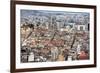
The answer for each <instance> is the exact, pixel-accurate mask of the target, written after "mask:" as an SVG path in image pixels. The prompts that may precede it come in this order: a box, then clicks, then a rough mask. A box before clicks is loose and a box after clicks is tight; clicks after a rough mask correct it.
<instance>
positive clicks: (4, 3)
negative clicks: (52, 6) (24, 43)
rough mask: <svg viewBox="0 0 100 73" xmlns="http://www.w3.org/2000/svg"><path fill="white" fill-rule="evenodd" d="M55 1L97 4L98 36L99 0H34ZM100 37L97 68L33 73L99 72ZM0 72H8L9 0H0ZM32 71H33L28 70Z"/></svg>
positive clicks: (99, 29) (99, 24) (99, 35)
mask: <svg viewBox="0 0 100 73" xmlns="http://www.w3.org/2000/svg"><path fill="white" fill-rule="evenodd" d="M34 1H41V2H42V1H43V2H55V3H57V2H58V3H71V4H89V5H97V24H98V25H97V29H98V30H97V31H98V37H100V34H99V31H100V28H99V27H100V20H99V19H100V0H34ZM99 41H100V38H98V40H97V43H98V44H97V61H98V62H97V68H84V69H68V70H53V71H40V72H34V73H51V72H52V73H56V72H58V73H60V72H62V73H99V72H100V58H99V55H100V53H99V52H100V46H99ZM0 73H10V0H0ZM30 73H33V72H30Z"/></svg>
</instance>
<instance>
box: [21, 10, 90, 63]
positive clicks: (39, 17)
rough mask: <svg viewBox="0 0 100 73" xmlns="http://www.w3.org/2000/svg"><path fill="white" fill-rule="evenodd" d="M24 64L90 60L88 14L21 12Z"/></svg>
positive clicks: (44, 11) (22, 58)
mask: <svg viewBox="0 0 100 73" xmlns="http://www.w3.org/2000/svg"><path fill="white" fill-rule="evenodd" d="M20 14H21V16H20V20H21V21H20V25H21V26H20V32H21V34H20V37H21V62H22V63H27V62H55V61H74V60H88V59H89V57H90V56H89V51H90V47H89V25H90V23H89V22H90V21H89V17H90V15H89V13H85V12H66V11H46V10H21V13H20Z"/></svg>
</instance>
